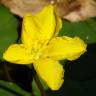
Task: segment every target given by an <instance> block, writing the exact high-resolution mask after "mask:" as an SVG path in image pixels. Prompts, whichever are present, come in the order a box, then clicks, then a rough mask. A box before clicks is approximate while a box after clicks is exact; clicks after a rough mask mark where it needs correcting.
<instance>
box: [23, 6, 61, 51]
mask: <svg viewBox="0 0 96 96" xmlns="http://www.w3.org/2000/svg"><path fill="white" fill-rule="evenodd" d="M59 22H60V20H59ZM55 28H56V18H55V15H54V6H53V5H49V6H47V7H44V9H43V10H41V11H40V12H39V13H38V14H37V15H35V16H33V15H32V14H28V15H26V16H24V18H23V26H22V42H23V43H24V44H26V45H28V46H31V47H32V46H33V47H34V48H35V49H36V48H38V47H40V44H43V43H45V42H48V41H49V39H50V38H51V37H52V36H53V34H54V32H55ZM38 43H39V44H38Z"/></svg>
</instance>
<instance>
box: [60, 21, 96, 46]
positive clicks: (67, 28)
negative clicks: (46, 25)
mask: <svg viewBox="0 0 96 96" xmlns="http://www.w3.org/2000/svg"><path fill="white" fill-rule="evenodd" d="M59 35H60V36H62V35H65V36H70V37H74V36H79V37H80V38H82V39H83V40H84V41H85V42H87V43H88V44H92V43H95V42H96V20H95V19H89V20H87V21H81V22H75V23H72V22H68V21H65V20H63V28H62V29H61V32H60V33H59Z"/></svg>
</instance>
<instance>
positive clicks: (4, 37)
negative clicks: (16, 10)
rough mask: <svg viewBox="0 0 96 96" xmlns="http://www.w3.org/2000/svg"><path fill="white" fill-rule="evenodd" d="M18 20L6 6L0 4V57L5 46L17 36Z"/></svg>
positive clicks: (13, 41)
mask: <svg viewBox="0 0 96 96" xmlns="http://www.w3.org/2000/svg"><path fill="white" fill-rule="evenodd" d="M17 27H18V20H17V19H16V17H15V16H13V15H12V14H11V13H10V12H9V10H8V9H7V8H5V7H4V6H2V5H0V59H1V60H2V54H3V52H4V51H5V49H7V47H8V46H9V45H10V44H12V43H15V42H16V40H17V38H18V32H17Z"/></svg>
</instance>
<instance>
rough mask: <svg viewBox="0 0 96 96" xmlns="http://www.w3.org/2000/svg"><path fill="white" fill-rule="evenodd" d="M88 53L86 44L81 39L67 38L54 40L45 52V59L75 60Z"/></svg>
mask: <svg viewBox="0 0 96 96" xmlns="http://www.w3.org/2000/svg"><path fill="white" fill-rule="evenodd" d="M85 51H86V44H85V43H84V41H83V40H81V39H80V38H79V37H74V38H70V37H67V36H63V37H56V38H53V39H52V40H51V41H50V43H49V45H48V46H47V48H45V49H44V50H43V54H44V55H45V57H46V56H47V57H51V58H53V59H55V60H62V59H68V60H75V59H77V58H79V57H80V56H81V55H82V54H83V53H84V52H85Z"/></svg>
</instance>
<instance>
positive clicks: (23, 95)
mask: <svg viewBox="0 0 96 96" xmlns="http://www.w3.org/2000/svg"><path fill="white" fill-rule="evenodd" d="M4 92H5V93H4ZM7 93H8V94H10V95H5V94H7ZM1 94H4V95H1ZM12 94H14V95H15V96H16V95H17V96H18V95H19V96H31V94H30V93H28V92H26V91H24V90H23V89H21V88H20V87H19V86H17V85H16V84H13V83H11V82H7V81H3V80H0V95H1V96H13V95H12Z"/></svg>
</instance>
